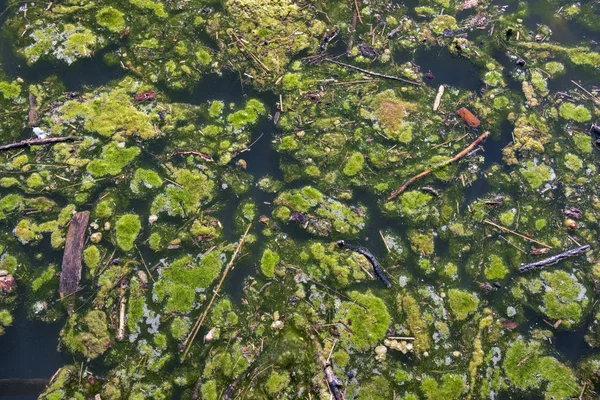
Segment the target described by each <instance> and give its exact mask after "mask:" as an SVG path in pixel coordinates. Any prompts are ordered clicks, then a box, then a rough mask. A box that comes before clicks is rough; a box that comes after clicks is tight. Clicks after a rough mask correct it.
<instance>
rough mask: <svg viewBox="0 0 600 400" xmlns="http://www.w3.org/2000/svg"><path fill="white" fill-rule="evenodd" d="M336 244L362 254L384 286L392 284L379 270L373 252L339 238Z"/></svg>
mask: <svg viewBox="0 0 600 400" xmlns="http://www.w3.org/2000/svg"><path fill="white" fill-rule="evenodd" d="M337 245H338V246H340V247H345V248H347V249H348V250H352V251H354V252H356V253H358V254H362V255H363V256H365V258H366V259H367V260H369V262H370V263H371V265H372V266H373V271H374V272H375V275H376V276H377V277H378V278H379V279H380V280H381V281H382V282H383V283H385V286H387V287H388V288H390V287H392V284H391V283H390V281H388V280H387V278H386V277H385V276H384V275H383V273H382V272H381V267H379V264H378V263H377V260H376V259H375V256H373V254H371V253H369V252H367V251H364V250H362V249H359V248H356V247H354V246H351V245H349V244H347V243H345V242H344V241H343V240H340V241H339V242H337Z"/></svg>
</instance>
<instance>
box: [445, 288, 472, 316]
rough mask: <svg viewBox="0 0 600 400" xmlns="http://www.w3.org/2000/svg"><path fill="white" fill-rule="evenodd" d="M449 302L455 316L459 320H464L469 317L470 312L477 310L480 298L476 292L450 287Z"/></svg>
mask: <svg viewBox="0 0 600 400" xmlns="http://www.w3.org/2000/svg"><path fill="white" fill-rule="evenodd" d="M448 304H449V305H450V309H451V310H452V315H453V316H454V318H455V319H456V320H457V321H462V320H464V319H467V317H468V316H469V314H471V313H473V312H475V311H477V306H478V305H479V299H477V296H475V295H474V294H471V293H467V292H463V291H462V290H458V289H450V290H449V291H448Z"/></svg>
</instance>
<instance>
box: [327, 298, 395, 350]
mask: <svg viewBox="0 0 600 400" xmlns="http://www.w3.org/2000/svg"><path fill="white" fill-rule="evenodd" d="M349 296H350V298H351V299H353V300H355V301H356V304H354V303H350V302H344V303H342V305H341V307H340V309H339V310H338V312H337V314H336V319H338V320H341V321H343V322H344V323H346V324H349V326H350V325H351V326H352V332H351V333H350V332H342V340H343V341H344V342H345V343H347V345H348V344H349V345H351V346H352V347H353V348H354V349H356V350H357V351H366V350H368V349H370V348H371V347H373V346H375V345H376V344H377V343H378V342H379V341H380V340H381V339H383V337H384V336H385V334H386V332H387V329H388V327H389V325H390V323H391V318H390V314H389V313H388V310H387V306H386V305H385V303H384V302H383V300H381V299H380V298H379V297H376V296H374V295H373V294H371V293H370V292H367V293H365V294H361V293H359V292H350V293H349ZM358 304H360V305H358ZM363 307H366V309H365V308H363Z"/></svg>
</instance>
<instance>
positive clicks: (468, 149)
mask: <svg viewBox="0 0 600 400" xmlns="http://www.w3.org/2000/svg"><path fill="white" fill-rule="evenodd" d="M488 136H490V133H489V132H484V133H483V134H482V135H481V136H479V137H478V138H477V140H475V141H474V142H473V143H471V144H470V145H469V146H467V147H466V148H465V149H464V150H463V151H461V152H460V153H458V154H457V155H455V156H454V157H452V158H451V159H450V160H448V161H444V162H443V163H440V164H438V165H435V166H433V167H432V168H430V169H427V170H425V171H423V172H421V173H420V174H418V175H415V176H413V177H412V178H410V179H409V180H408V181H406V183H405V184H404V185H402V187H401V188H400V189H398V190H396V191H395V192H394V193H392V194H391V195H390V196H389V197H388V198H387V201H392V200H393V199H395V198H396V197H398V196H399V195H401V194H402V192H404V191H405V190H406V189H407V188H408V186H410V185H411V184H412V183H414V182H416V181H418V180H419V179H423V178H425V177H426V176H428V175H431V173H432V172H433V171H435V170H436V169H439V168H443V167H445V166H447V165H449V164H452V163H455V162H456V161H458V160H460V159H461V158H463V157H464V156H466V155H467V154H469V153H470V152H471V151H472V150H473V149H474V148H475V147H477V146H479V144H480V143H481V142H483V141H484V140H485V139H487V137H488Z"/></svg>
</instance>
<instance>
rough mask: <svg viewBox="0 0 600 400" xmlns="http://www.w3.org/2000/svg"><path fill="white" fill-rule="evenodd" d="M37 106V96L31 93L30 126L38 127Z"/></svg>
mask: <svg viewBox="0 0 600 400" xmlns="http://www.w3.org/2000/svg"><path fill="white" fill-rule="evenodd" d="M37 105H38V103H37V98H36V97H35V94H33V93H31V92H29V122H28V125H29V126H36V125H37V124H38V113H37Z"/></svg>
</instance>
